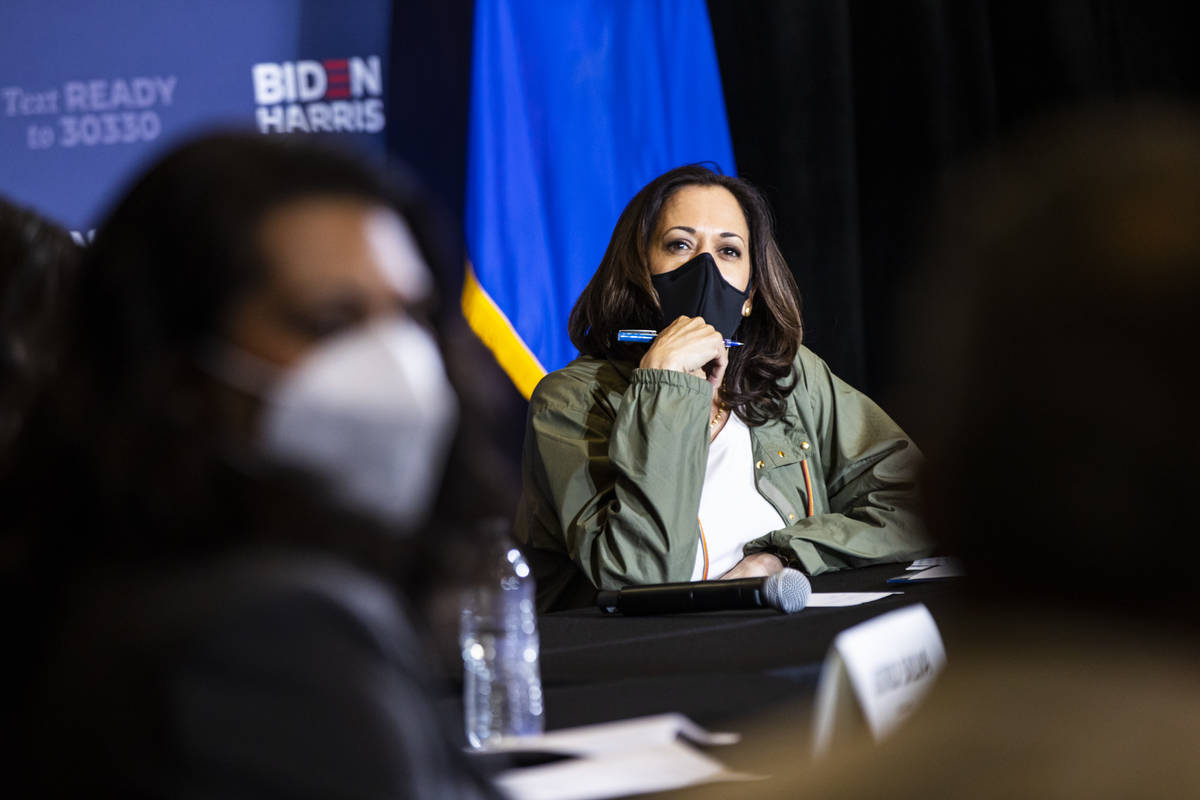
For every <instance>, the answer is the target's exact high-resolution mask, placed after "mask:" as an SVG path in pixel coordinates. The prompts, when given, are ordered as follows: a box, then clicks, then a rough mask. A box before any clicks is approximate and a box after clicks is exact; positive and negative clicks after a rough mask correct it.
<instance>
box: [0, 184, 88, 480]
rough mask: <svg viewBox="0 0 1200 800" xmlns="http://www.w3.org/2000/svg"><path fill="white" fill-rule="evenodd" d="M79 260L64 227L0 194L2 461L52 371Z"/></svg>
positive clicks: (0, 449)
mask: <svg viewBox="0 0 1200 800" xmlns="http://www.w3.org/2000/svg"><path fill="white" fill-rule="evenodd" d="M78 263H79V247H78V246H77V245H76V244H75V242H74V241H73V240H72V239H71V235H70V234H69V233H67V231H66V230H64V229H63V228H61V227H59V226H58V225H56V224H54V223H53V222H51V221H50V220H48V219H45V218H44V217H42V216H40V215H38V214H37V213H36V212H34V211H31V210H29V209H26V208H21V207H19V206H17V205H14V204H13V203H10V202H9V201H7V200H5V199H4V198H3V197H0V462H3V460H4V458H5V457H6V456H7V452H8V448H9V446H10V444H11V443H12V441H13V439H15V438H16V435H17V431H18V430H20V428H21V424H22V422H23V420H24V419H25V416H26V415H27V414H28V412H29V407H30V405H31V404H32V403H34V402H35V398H36V397H37V395H38V392H39V391H40V389H41V387H42V386H43V385H44V384H45V383H46V381H47V380H48V379H49V378H50V376H51V375H53V374H54V372H55V369H56V366H57V361H58V355H59V349H60V347H61V345H62V342H61V340H62V325H63V322H64V319H65V317H66V315H67V308H68V305H69V302H70V294H71V288H72V286H73V285H74V281H75V276H76V271H77V266H78Z"/></svg>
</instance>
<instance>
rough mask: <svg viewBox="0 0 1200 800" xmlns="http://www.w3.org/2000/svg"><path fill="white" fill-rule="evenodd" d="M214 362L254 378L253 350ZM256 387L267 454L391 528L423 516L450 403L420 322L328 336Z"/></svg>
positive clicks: (443, 451) (237, 380)
mask: <svg viewBox="0 0 1200 800" xmlns="http://www.w3.org/2000/svg"><path fill="white" fill-rule="evenodd" d="M222 361H223V364H222V368H221V369H220V373H221V375H222V377H224V378H225V379H227V380H229V381H230V382H231V383H233V384H234V385H236V386H239V387H240V388H247V389H248V388H250V386H251V385H252V384H260V385H261V380H259V379H257V378H256V377H254V374H255V373H257V374H259V375H261V374H262V371H263V370H262V366H261V361H260V360H259V359H257V358H256V357H255V356H252V355H250V354H248V353H245V352H240V351H233V352H231V353H227V354H226V357H225V358H223V359H222ZM253 362H259V364H257V365H256V364H254V363H253ZM255 393H256V394H260V396H261V397H262V400H263V407H262V412H261V413H262V418H261V421H260V424H259V439H260V441H259V444H260V446H261V448H262V450H263V452H264V453H265V454H266V455H267V456H268V457H270V458H271V459H273V460H275V461H278V462H279V463H281V464H285V465H288V466H293V467H298V468H301V469H304V470H307V471H309V472H312V473H315V474H317V475H319V476H321V477H322V478H324V479H325V481H326V483H327V485H328V486H329V487H330V488H331V490H332V491H333V493H334V495H335V497H336V498H337V499H338V500H340V501H341V502H344V503H346V504H347V505H349V506H351V507H354V508H357V509H360V510H362V511H364V512H366V513H369V514H372V515H374V516H376V517H378V518H379V519H380V520H381V521H383V522H386V523H388V524H389V525H391V526H394V527H395V528H396V529H398V530H411V529H412V528H414V527H415V526H416V525H418V524H420V523H421V522H422V521H423V520H424V519H425V517H426V515H427V513H428V511H429V507H430V505H431V504H432V502H433V497H434V493H435V492H436V491H437V488H438V484H439V482H440V479H441V476H442V469H443V467H444V466H445V460H446V456H447V454H448V450H449V445H450V439H451V437H452V436H453V434H454V429H455V424H456V423H457V421H458V403H457V400H456V398H455V395H454V391H453V389H452V388H451V386H450V382H449V380H448V379H447V378H446V370H445V365H444V364H443V362H442V358H441V355H440V354H439V352H438V349H437V345H436V344H435V343H434V341H433V338H432V337H431V336H430V335H429V333H428V332H427V331H426V330H425V329H423V328H422V327H421V326H419V325H418V324H416V323H415V322H413V321H412V320H409V319H401V320H389V321H387V322H382V323H373V324H370V325H364V326H362V327H359V328H356V329H354V330H353V331H350V332H347V333H344V334H341V335H339V336H336V337H334V338H332V339H329V340H328V341H327V342H323V343H321V344H319V345H318V346H317V347H316V348H315V349H314V350H313V351H312V352H311V353H310V354H309V355H307V356H305V357H304V358H303V359H302V360H301V361H300V362H299V363H297V364H295V365H294V366H292V367H291V368H288V369H286V370H282V371H281V373H280V374H279V377H278V378H277V379H276V380H273V381H271V382H270V385H269V386H268V387H267V388H266V389H265V391H262V392H261V393H260V392H255Z"/></svg>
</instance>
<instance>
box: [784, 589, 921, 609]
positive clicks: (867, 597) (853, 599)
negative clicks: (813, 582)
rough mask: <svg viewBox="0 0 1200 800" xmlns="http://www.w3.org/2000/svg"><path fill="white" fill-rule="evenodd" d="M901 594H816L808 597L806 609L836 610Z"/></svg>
mask: <svg viewBox="0 0 1200 800" xmlns="http://www.w3.org/2000/svg"><path fill="white" fill-rule="evenodd" d="M894 594H900V592H814V593H813V594H810V595H809V596H808V605H807V606H805V607H806V608H836V607H839V606H858V605H862V604H863V603H870V602H873V601H875V600H882V599H883V598H885V597H891V596H892V595H894Z"/></svg>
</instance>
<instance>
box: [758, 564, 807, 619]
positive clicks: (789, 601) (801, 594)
mask: <svg viewBox="0 0 1200 800" xmlns="http://www.w3.org/2000/svg"><path fill="white" fill-rule="evenodd" d="M762 592H763V599H764V600H766V601H767V605H769V606H770V607H771V608H777V609H779V610H780V611H782V612H783V613H785V614H795V613H796V612H797V611H800V610H802V609H803V608H804V607H805V606H806V605H808V596H809V595H810V594H812V584H811V583H809V582H808V576H807V575H805V574H804V573H803V572H801V571H800V570H798V569H791V568H785V569H781V570H780V571H779V572H776V573H775V574H774V575H772V576H770V577H769V578H767V579H766V581H764V582H763V588H762Z"/></svg>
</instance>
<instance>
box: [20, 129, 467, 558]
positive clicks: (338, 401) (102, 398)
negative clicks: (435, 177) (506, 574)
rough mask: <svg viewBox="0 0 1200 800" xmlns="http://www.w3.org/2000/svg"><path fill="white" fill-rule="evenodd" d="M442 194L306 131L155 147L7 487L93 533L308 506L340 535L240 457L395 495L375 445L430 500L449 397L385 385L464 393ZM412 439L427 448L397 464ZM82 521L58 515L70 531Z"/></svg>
mask: <svg viewBox="0 0 1200 800" xmlns="http://www.w3.org/2000/svg"><path fill="white" fill-rule="evenodd" d="M435 213H436V212H435V211H434V210H432V209H431V208H430V207H429V205H428V204H427V203H426V202H425V199H424V197H423V195H422V194H421V193H420V192H419V191H418V190H417V189H416V188H415V187H414V186H413V185H411V183H410V182H409V181H408V180H406V179H405V178H404V176H402V175H396V174H394V173H391V174H386V175H385V174H384V173H382V171H379V170H376V169H374V168H372V167H370V166H369V165H367V164H365V163H364V162H362V161H360V160H359V159H358V158H355V157H351V156H349V155H346V154H343V153H340V152H339V151H337V150H333V149H330V148H329V147H328V146H326V145H324V144H321V143H317V142H314V141H313V140H312V139H290V138H284V137H262V136H257V135H251V134H219V135H210V136H205V137H203V138H200V139H197V140H194V141H192V142H189V143H186V144H184V145H183V146H181V147H179V148H178V149H176V150H174V151H173V152H171V153H169V154H168V155H167V156H166V157H164V158H163V159H161V160H160V161H158V162H157V163H155V164H154V165H152V166H151V167H150V168H149V169H148V171H147V172H146V173H145V174H144V175H142V176H141V177H140V178H139V179H138V180H136V181H135V182H134V184H133V185H132V186H131V188H129V189H128V191H126V192H125V193H124V194H123V196H122V197H121V199H120V200H119V201H118V202H117V204H116V206H115V207H114V208H113V210H112V211H111V213H110V214H109V215H108V217H107V218H106V219H105V220H104V221H103V223H102V224H101V225H100V226H99V228H98V230H97V234H96V237H95V240H94V242H93V244H92V246H91V247H90V248H89V249H88V252H87V255H86V263H85V264H84V267H83V270H82V274H81V277H80V287H79V292H78V298H79V299H78V302H77V304H76V308H75V312H74V314H73V317H72V325H71V326H70V327H71V334H72V337H71V341H70V343H69V345H68V347H67V348H66V353H65V358H64V364H63V369H62V371H61V376H60V379H59V380H58V381H56V383H55V386H54V387H53V391H52V392H51V397H50V398H49V402H48V403H47V405H46V407H45V408H43V409H41V410H40V411H41V419H40V424H38V425H34V424H33V421H31V423H30V426H29V439H30V440H29V442H28V443H27V445H26V446H25V447H24V448H23V450H22V453H23V455H24V460H23V461H22V463H20V464H19V465H17V467H16V470H17V471H19V472H20V478H21V481H23V482H24V483H21V481H18V482H16V483H13V484H12V485H11V486H9V487H8V488H9V489H10V490H11V491H13V492H14V493H20V494H22V495H24V496H25V498H26V499H25V500H23V501H22V503H23V505H25V506H27V508H26V509H25V510H26V516H27V517H29V518H33V519H37V518H41V519H42V522H41V523H39V525H38V527H41V528H43V529H50V528H53V527H55V526H54V525H52V524H51V522H50V520H49V519H47V518H45V517H44V516H43V514H44V511H45V510H46V509H47V508H53V507H54V506H53V505H51V504H53V503H56V502H59V501H61V500H62V499H63V498H70V503H69V504H67V505H68V506H69V508H65V509H61V510H59V511H56V512H55V513H61V514H62V515H65V516H70V515H72V514H74V515H75V516H83V517H87V518H88V519H89V520H91V522H89V523H88V524H89V525H90V526H92V527H93V528H94V529H95V532H94V534H93V535H92V536H90V537H89V540H88V542H86V543H83V542H81V543H79V545H80V547H79V550H80V552H81V554H82V553H83V552H84V551H87V550H98V551H105V550H107V551H108V552H109V553H110V554H116V553H125V554H128V555H133V554H136V555H138V556H139V557H142V556H149V555H152V554H153V553H155V552H156V551H161V552H165V553H180V552H184V551H186V550H188V549H195V548H197V547H199V548H211V547H214V546H218V547H219V546H220V545H221V543H222V542H237V541H239V540H244V538H245V537H246V536H247V535H248V533H247V532H248V531H255V530H257V531H263V530H268V529H270V530H272V531H273V533H271V534H269V535H270V536H277V535H279V536H284V537H291V536H293V535H294V536H295V538H303V534H302V533H301V531H302V530H303V529H304V527H305V526H306V525H308V526H309V527H312V528H314V531H313V532H312V535H313V536H316V537H317V538H321V537H326V538H333V537H336V536H337V535H338V532H337V531H334V530H325V529H328V528H331V527H338V526H329V525H324V527H323V529H321V530H316V529H318V528H322V526H321V525H320V524H318V523H316V522H313V523H311V524H310V523H309V521H308V520H307V519H301V520H295V519H291V518H290V517H288V514H289V513H290V514H291V515H292V516H300V517H303V516H304V513H303V506H304V504H303V503H295V502H290V501H282V500H280V499H279V498H275V501H274V502H270V501H269V500H268V495H269V493H264V492H258V493H256V492H252V491H249V490H247V489H244V488H237V489H234V488H232V487H233V486H234V485H235V484H237V483H238V481H237V480H235V479H234V478H232V477H231V475H230V473H231V472H233V473H238V474H243V475H246V474H251V473H253V474H265V472H270V471H272V470H271V468H272V467H273V466H274V465H278V466H282V467H284V468H286V469H285V471H286V470H287V469H292V470H295V468H299V469H298V470H295V471H296V475H295V476H294V477H295V478H297V479H299V480H298V481H293V482H294V483H301V482H303V481H304V480H307V479H309V478H313V477H314V476H315V477H317V478H319V479H320V480H319V483H321V485H322V488H323V489H327V490H328V492H325V493H327V494H328V495H329V496H330V497H331V498H333V499H334V500H336V501H339V502H341V501H346V500H354V501H361V500H362V499H363V498H364V497H368V496H369V497H370V498H380V497H385V498H386V497H387V493H385V492H381V491H379V488H380V486H381V485H384V484H385V483H386V482H385V481H380V480H375V478H376V477H377V474H378V471H377V470H373V469H372V466H373V465H374V466H379V467H381V468H383V469H393V468H394V470H393V471H394V472H400V471H403V470H407V472H406V473H405V474H406V475H409V476H411V478H412V480H411V481H409V482H406V483H405V485H410V484H412V485H416V486H417V488H418V489H419V490H420V491H419V494H420V497H417V498H414V499H413V503H417V502H419V503H420V504H421V506H422V511H421V513H422V514H423V513H424V510H423V509H424V508H426V507H427V505H428V503H429V501H430V500H431V499H432V496H433V495H434V493H435V492H436V488H437V480H438V478H439V477H440V474H441V472H440V466H441V464H442V463H443V462H442V460H441V459H442V458H444V456H445V454H446V450H447V449H448V445H449V442H448V440H447V438H446V437H447V436H448V435H449V434H450V433H451V425H450V422H448V419H449V420H450V421H452V419H453V414H452V413H451V414H450V416H449V418H447V416H446V414H441V415H440V416H439V418H438V420H436V423H437V424H436V425H435V424H434V421H430V420H429V419H428V417H427V416H423V415H422V411H423V410H425V409H423V408H422V406H421V405H420V403H419V402H413V403H407V402H393V403H388V402H386V400H387V398H386V397H382V394H383V393H384V390H383V388H381V387H384V388H389V389H390V390H396V389H407V390H413V391H412V392H410V393H409V394H412V396H413V397H417V396H420V392H419V391H417V390H419V389H421V388H423V386H422V385H423V384H425V383H428V384H433V383H435V382H440V383H439V384H438V385H439V386H440V387H441V390H440V392H439V393H438V394H437V397H436V400H438V401H445V403H446V404H447V405H449V406H450V407H453V404H454V400H453V397H452V393H451V392H449V390H448V388H446V385H445V381H446V377H445V373H444V370H443V368H442V359H441V358H440V356H439V355H438V348H437V344H436V338H437V332H436V330H435V327H434V324H433V323H436V322H438V321H439V320H441V319H443V318H444V317H440V316H439V305H438V300H439V292H438V290H437V289H438V286H437V281H438V280H439V279H440V278H443V277H444V276H446V275H452V274H454V273H455V272H456V267H458V265H460V264H461V263H462V259H461V258H459V257H458V255H459V254H458V253H456V252H455V250H454V248H453V246H452V245H448V242H449V241H450V240H449V239H448V238H443V231H442V229H440V228H439V227H438V225H439V223H438V220H437V219H436V216H435ZM417 356H421V358H417ZM417 364H427V365H432V368H431V369H430V370H428V371H427V372H426V373H425V374H422V373H421V370H419V369H412V368H411V367H414V365H417ZM380 365H382V366H380ZM377 368H378V369H377ZM356 381H357V383H356ZM356 386H357V387H358V390H356V388H355V387H356ZM409 394H405V393H403V392H401V393H400V394H399V395H398V396H397V395H396V393H395V392H393V394H392V395H390V396H395V397H397V399H398V400H403V399H404V398H406V397H408V396H409ZM289 404H290V405H289ZM283 408H291V409H293V410H294V413H290V416H287V415H284V414H282V413H276V412H278V411H279V409H283ZM285 417H286V418H285ZM281 420H283V421H282V422H281ZM326 423H327V424H326ZM414 423H415V424H414ZM424 423H429V424H424ZM364 425H370V426H373V427H372V428H371V430H372V431H378V430H384V431H385V433H386V435H387V436H388V437H390V438H388V441H389V442H391V443H393V444H394V445H395V446H393V447H390V448H389V447H386V443H385V442H381V441H379V437H373V436H371V435H370V431H367V432H365V433H364ZM381 426H383V427H381ZM351 429H353V430H351ZM433 430H436V431H437V432H439V435H438V436H437V437H429V436H427V434H428V433H429V432H430V431H433ZM343 433H344V434H346V435H341V434H343ZM406 433H407V434H411V436H404V435H401V434H406ZM354 437H357V438H354ZM423 437H425V438H423ZM435 438H436V441H434V439H435ZM426 439H429V441H426ZM349 441H356V442H359V443H365V444H364V446H368V447H373V448H374V451H373V452H375V453H376V455H379V456H380V458H379V459H375V460H374V461H372V459H371V458H369V457H368V456H369V455H370V454H369V453H361V452H360V453H348V452H347V446H346V442H349ZM425 445H428V447H426V448H425V449H426V450H428V451H429V452H428V453H427V452H425V450H422V449H421V448H422V447H423V446H425ZM418 450H421V453H420V454H419V455H421V456H427V457H425V458H409V459H408V463H407V465H403V464H399V461H398V459H399V458H400V457H401V456H404V457H406V458H407V456H408V455H411V454H412V453H415V452H416V451H418ZM410 451H412V452H410ZM433 451H436V453H434V452H433ZM359 455H360V456H361V457H359V458H354V457H351V456H359ZM338 459H340V461H338ZM360 467H361V468H360ZM409 467H412V469H408V468H409ZM414 470H415V471H414ZM300 473H305V474H300ZM426 473H428V474H426ZM231 481H232V483H231ZM18 484H20V486H19V485H18ZM30 484H32V489H30V490H28V491H26V489H23V488H20V487H21V486H28V485H30ZM363 487H367V488H366V489H365V490H364V488H363ZM310 488H315V487H310ZM393 494H399V492H394V493H393ZM34 497H38V498H39V499H36V500H35V499H30V498H34ZM345 505H346V506H347V508H350V509H352V510H358V511H363V512H366V513H367V514H368V515H376V512H378V511H380V510H381V509H380V508H379V507H366V506H358V507H355V503H353V502H347V503H345ZM293 506H294V507H296V508H299V509H300V510H298V511H293V512H288V511H287V509H288V508H290V507H293ZM383 510H384V511H388V510H394V509H383ZM262 513H270V514H276V515H277V516H278V515H283V517H284V518H285V519H283V520H281V521H277V522H276V524H274V525H265V524H261V523H262V521H261V520H258V519H256V515H259V514H262ZM415 519H417V517H416V516H414V515H410V516H408V517H405V519H404V522H405V524H406V525H407V524H409V523H412V524H416V523H415V522H413V520H415ZM79 522H80V521H79V520H76V519H69V520H64V521H62V523H61V524H58V525H57V529H58V530H60V531H62V532H63V534H64V535H66V536H69V538H72V539H74V538H76V537H77V536H78V534H76V533H70V532H71V531H74V530H75V529H76V528H77V526H78V524H79ZM343 527H344V526H343ZM74 547H75V546H74V545H72V546H71V548H66V547H60V548H59V550H60V552H67V551H68V550H69V549H73V548H74ZM81 557H83V556H81Z"/></svg>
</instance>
